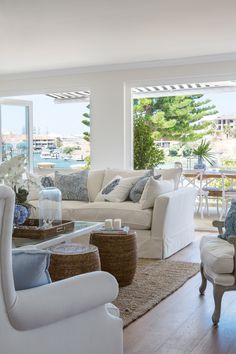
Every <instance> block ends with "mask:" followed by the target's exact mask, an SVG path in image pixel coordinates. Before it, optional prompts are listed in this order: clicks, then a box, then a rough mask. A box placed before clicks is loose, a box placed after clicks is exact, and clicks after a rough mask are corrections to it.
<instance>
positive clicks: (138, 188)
mask: <svg viewBox="0 0 236 354" xmlns="http://www.w3.org/2000/svg"><path fill="white" fill-rule="evenodd" d="M151 176H153V171H148V172H147V173H145V175H144V176H142V177H140V179H139V180H138V181H137V182H136V183H135V185H134V186H133V187H132V188H131V190H130V192H129V199H130V200H132V202H134V203H138V202H139V201H140V199H141V196H142V193H143V191H144V188H145V186H146V183H147V181H148V179H149V178H150V177H151ZM160 177H161V175H158V176H155V177H154V178H155V179H159V178H160Z"/></svg>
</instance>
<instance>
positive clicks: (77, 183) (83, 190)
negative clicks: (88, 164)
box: [55, 170, 89, 202]
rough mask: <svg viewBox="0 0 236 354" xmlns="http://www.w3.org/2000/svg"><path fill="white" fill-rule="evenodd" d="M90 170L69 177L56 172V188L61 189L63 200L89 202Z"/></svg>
mask: <svg viewBox="0 0 236 354" xmlns="http://www.w3.org/2000/svg"><path fill="white" fill-rule="evenodd" d="M87 180H88V170H83V171H79V172H75V173H71V174H69V175H63V174H61V173H59V172H57V171H56V172H55V187H57V188H58V189H60V191H61V194H62V200H80V201H82V202H88V201H89V198H88V188H87Z"/></svg>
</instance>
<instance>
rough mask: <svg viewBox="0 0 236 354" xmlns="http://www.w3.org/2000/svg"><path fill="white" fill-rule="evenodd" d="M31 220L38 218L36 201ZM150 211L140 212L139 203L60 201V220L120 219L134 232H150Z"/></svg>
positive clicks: (32, 202) (34, 201) (33, 203)
mask: <svg viewBox="0 0 236 354" xmlns="http://www.w3.org/2000/svg"><path fill="white" fill-rule="evenodd" d="M31 204H32V205H33V206H34V207H35V208H36V209H32V214H31V218H37V217H38V201H37V200H33V201H31ZM152 211H153V210H152V209H145V210H142V209H141V206H140V204H139V203H133V202H128V201H127V202H123V203H112V202H93V203H86V202H80V201H78V200H63V201H62V218H63V219H64V220H85V221H102V222H103V221H104V220H105V219H116V218H120V219H122V224H123V225H128V226H130V227H131V228H133V229H136V230H150V229H151V221H152Z"/></svg>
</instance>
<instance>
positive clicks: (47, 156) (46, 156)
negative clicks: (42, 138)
mask: <svg viewBox="0 0 236 354" xmlns="http://www.w3.org/2000/svg"><path fill="white" fill-rule="evenodd" d="M40 158H41V159H51V158H52V156H51V151H50V150H49V149H42V150H41V154H40Z"/></svg>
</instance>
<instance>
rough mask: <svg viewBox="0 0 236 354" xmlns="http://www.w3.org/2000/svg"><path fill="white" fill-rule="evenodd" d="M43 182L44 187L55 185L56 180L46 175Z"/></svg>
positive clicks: (42, 179)
mask: <svg viewBox="0 0 236 354" xmlns="http://www.w3.org/2000/svg"><path fill="white" fill-rule="evenodd" d="M41 184H42V186H43V187H54V181H53V179H52V177H50V176H44V177H42V178H41Z"/></svg>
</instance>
